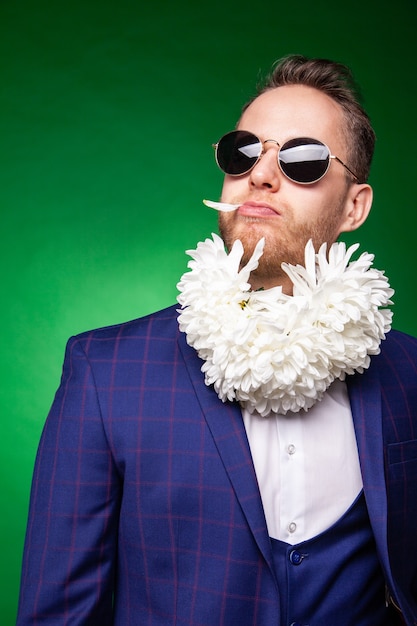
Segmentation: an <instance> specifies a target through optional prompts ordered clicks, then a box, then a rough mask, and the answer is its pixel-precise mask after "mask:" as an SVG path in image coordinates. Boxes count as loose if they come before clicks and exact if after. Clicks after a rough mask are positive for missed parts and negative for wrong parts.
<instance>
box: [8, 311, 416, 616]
mask: <svg viewBox="0 0 417 626" xmlns="http://www.w3.org/2000/svg"><path fill="white" fill-rule="evenodd" d="M200 367H201V361H200V360H199V358H198V357H197V355H196V353H195V351H194V350H193V349H191V348H190V347H189V346H188V345H187V343H186V341H185V337H184V335H183V334H182V333H180V332H179V330H178V324H177V315H176V311H175V307H171V308H170V309H166V310H164V311H160V312H158V313H155V314H153V315H150V316H147V317H146V318H142V319H140V320H135V321H133V322H129V323H126V324H122V325H118V326H114V327H110V328H104V329H100V330H96V331H92V332H89V333H83V334H82V335H80V336H78V337H75V338H72V339H71V340H70V341H69V342H68V346H67V352H66V357H65V362H64V368H63V375H62V381H61V385H60V387H59V389H58V391H57V394H56V397H55V400H54V403H53V405H52V408H51V411H50V414H49V416H48V419H47V421H46V424H45V428H44V431H43V434H42V438H41V442H40V446H39V450H38V456H37V460H36V466H35V471H34V478H33V485H32V493H31V502H30V511H29V522H28V527H27V535H26V542H25V551H24V559H23V570H22V581H21V595H20V603H19V615H18V620H17V624H18V626H24V625H29V624H30V625H31V626H34V625H36V624H42V625H46V624H47V625H52V624H53V625H54V626H56V625H57V624H71V625H78V624H80V625H81V624H83V625H95V624H97V625H100V626H107V625H110V624H111V625H118V626H129V625H139V624H147V625H149V626H154V625H155V626H156V625H165V626H167V625H173V624H177V625H185V624H188V625H189V624H192V625H200V624H201V625H213V626H214V625H216V626H231V625H234V624H239V626H245V625H248V626H249V625H255V624H256V625H258V626H269V625H271V624H276V623H277V620H278V618H277V616H278V615H279V589H278V587H277V584H276V581H275V576H274V570H273V564H272V555H271V546H270V542H269V538H268V533H267V528H266V523H265V518H264V513H263V509H262V504H261V499H260V494H259V490H258V485H257V481H256V476H255V472H254V468H253V463H252V460H251V455H250V450H249V446H248V442H247V438H246V434H245V429H244V425H243V421H242V417H241V412H240V410H239V407H238V405H237V404H236V403H225V404H223V403H222V402H221V401H220V400H219V399H218V398H217V395H216V394H215V392H214V391H213V390H212V388H209V387H207V386H206V385H205V384H204V380H203V375H202V373H201V371H200ZM348 388H349V393H350V399H351V406H352V413H353V416H354V421H355V429H356V433H357V440H358V448H359V454H360V459H361V466H362V473H363V481H364V491H365V495H366V500H367V504H368V509H369V514H370V518H371V523H372V526H373V530H374V534H375V538H376V542H377V547H378V553H379V556H380V560H381V563H382V566H383V569H384V572H385V576H386V580H387V585H388V589H389V591H390V593H391V594H392V596H393V597H394V598H395V601H396V602H397V603H398V604H399V605H400V606H401V609H402V611H403V613H404V616H405V620H406V623H407V624H415V623H416V622H417V608H416V598H417V419H416V411H417V340H416V339H413V338H411V337H409V336H407V335H404V334H401V333H397V332H395V331H391V332H390V333H389V335H388V337H387V339H386V340H385V341H384V342H383V350H382V353H381V354H380V355H379V356H377V357H375V358H374V359H373V361H372V365H371V368H370V369H369V370H368V371H366V372H365V373H364V374H362V375H355V376H352V377H350V378H349V380H348Z"/></svg>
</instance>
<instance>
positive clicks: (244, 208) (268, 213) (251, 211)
mask: <svg viewBox="0 0 417 626" xmlns="http://www.w3.org/2000/svg"><path fill="white" fill-rule="evenodd" d="M237 213H238V214H239V215H244V216H246V217H276V216H277V215H279V212H278V211H277V209H275V208H274V207H272V206H271V205H269V204H266V203H264V202H244V203H243V204H241V205H240V207H239V208H238V210H237Z"/></svg>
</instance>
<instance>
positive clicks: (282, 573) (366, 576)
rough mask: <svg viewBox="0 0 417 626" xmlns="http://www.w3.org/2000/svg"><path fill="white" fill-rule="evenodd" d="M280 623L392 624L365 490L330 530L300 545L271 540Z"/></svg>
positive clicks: (311, 625)
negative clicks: (279, 606) (279, 603)
mask: <svg viewBox="0 0 417 626" xmlns="http://www.w3.org/2000/svg"><path fill="white" fill-rule="evenodd" d="M271 543H272V551H273V557H274V565H275V571H276V575H277V580H278V588H279V590H280V597H281V619H280V621H279V622H278V623H279V624H280V626H391V625H392V623H393V622H392V621H391V620H390V615H389V612H388V610H387V608H386V605H385V583H384V578H383V575H382V571H381V567H380V565H379V562H378V559H377V555H376V548H375V541H374V538H373V535H372V531H371V526H370V523H369V517H368V511H367V508H366V504H365V497H364V495H363V493H361V494H360V495H359V496H358V498H357V499H356V500H355V502H354V503H353V504H352V506H351V507H350V508H349V510H348V511H347V512H346V513H345V514H344V515H343V516H342V517H341V518H340V519H339V521H338V522H336V523H335V524H334V525H333V526H331V527H330V528H329V529H328V530H326V531H325V532H323V533H321V534H320V535H317V536H316V537H313V538H312V539H309V540H308V541H304V542H302V543H299V544H297V545H294V546H291V545H289V544H287V543H285V542H283V541H278V540H277V539H271Z"/></svg>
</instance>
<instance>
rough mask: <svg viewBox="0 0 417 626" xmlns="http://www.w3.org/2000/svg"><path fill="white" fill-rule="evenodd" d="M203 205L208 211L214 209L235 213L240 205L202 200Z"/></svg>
mask: <svg viewBox="0 0 417 626" xmlns="http://www.w3.org/2000/svg"><path fill="white" fill-rule="evenodd" d="M203 204H205V205H206V206H208V207H210V209H216V211H224V212H225V213H228V212H229V211H235V210H236V209H237V208H238V207H240V206H241V204H240V203H239V204H227V202H213V201H212V200H203Z"/></svg>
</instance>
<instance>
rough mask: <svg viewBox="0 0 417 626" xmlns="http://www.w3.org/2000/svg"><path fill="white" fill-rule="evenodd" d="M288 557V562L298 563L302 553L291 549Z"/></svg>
mask: <svg viewBox="0 0 417 626" xmlns="http://www.w3.org/2000/svg"><path fill="white" fill-rule="evenodd" d="M289 559H290V563H292V564H293V565H300V563H301V561H302V560H303V555H302V554H300V552H298V551H297V550H291V552H290V555H289Z"/></svg>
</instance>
